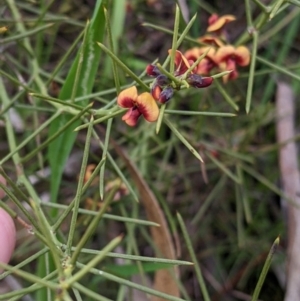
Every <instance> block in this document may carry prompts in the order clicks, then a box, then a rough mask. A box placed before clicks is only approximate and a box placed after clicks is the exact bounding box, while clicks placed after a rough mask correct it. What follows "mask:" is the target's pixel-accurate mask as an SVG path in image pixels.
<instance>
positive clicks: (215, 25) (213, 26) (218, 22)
mask: <svg viewBox="0 0 300 301" xmlns="http://www.w3.org/2000/svg"><path fill="white" fill-rule="evenodd" d="M235 20H236V17H235V16H233V15H224V16H221V17H219V16H218V15H217V14H212V15H211V16H210V18H209V19H208V27H207V30H206V31H207V32H218V31H221V30H222V29H223V28H224V26H225V25H226V24H227V23H230V22H232V21H235Z"/></svg>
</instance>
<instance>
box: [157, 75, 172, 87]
mask: <svg viewBox="0 0 300 301" xmlns="http://www.w3.org/2000/svg"><path fill="white" fill-rule="evenodd" d="M156 83H157V85H159V86H165V85H167V84H169V83H170V80H169V79H168V78H167V77H166V76H165V75H164V74H161V75H159V76H158V77H157V78H156Z"/></svg>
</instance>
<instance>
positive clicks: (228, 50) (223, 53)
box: [215, 45, 235, 64]
mask: <svg viewBox="0 0 300 301" xmlns="http://www.w3.org/2000/svg"><path fill="white" fill-rule="evenodd" d="M234 53H235V48H234V47H233V46H232V45H226V46H222V47H220V48H219V49H218V51H217V53H216V55H215V61H216V63H218V64H219V63H221V62H223V61H226V60H227V59H228V58H229V57H231V56H232V55H234Z"/></svg>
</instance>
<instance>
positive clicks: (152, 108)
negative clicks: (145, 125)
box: [117, 86, 159, 126]
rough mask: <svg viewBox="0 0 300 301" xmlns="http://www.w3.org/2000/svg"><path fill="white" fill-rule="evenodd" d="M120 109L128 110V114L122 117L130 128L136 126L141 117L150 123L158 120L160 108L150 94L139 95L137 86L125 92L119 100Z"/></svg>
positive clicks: (120, 95)
mask: <svg viewBox="0 0 300 301" xmlns="http://www.w3.org/2000/svg"><path fill="white" fill-rule="evenodd" d="M117 103H118V105H119V106H120V107H122V108H126V109H128V111H127V112H126V114H125V115H124V116H123V117H122V120H123V121H125V122H126V123H127V124H128V125H129V126H135V125H136V124H137V122H138V119H139V117H140V116H141V115H143V116H144V118H145V119H146V120H147V121H149V122H154V121H156V120H157V118H158V115H159V109H158V106H157V104H156V102H155V100H154V98H153V97H152V95H151V94H150V93H148V92H144V93H142V94H140V95H138V92H137V88H136V86H132V87H130V88H127V89H125V90H123V91H122V92H121V93H120V94H119V96H118V99H117Z"/></svg>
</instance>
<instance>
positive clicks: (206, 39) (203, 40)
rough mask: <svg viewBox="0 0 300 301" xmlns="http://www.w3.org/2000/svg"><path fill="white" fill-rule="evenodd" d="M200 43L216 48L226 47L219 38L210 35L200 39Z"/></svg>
mask: <svg viewBox="0 0 300 301" xmlns="http://www.w3.org/2000/svg"><path fill="white" fill-rule="evenodd" d="M198 41H199V42H200V43H203V44H208V45H212V46H216V47H221V46H223V45H224V43H223V42H222V41H221V40H220V39H219V38H217V37H213V36H210V35H205V36H203V37H200V38H199V39H198Z"/></svg>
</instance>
